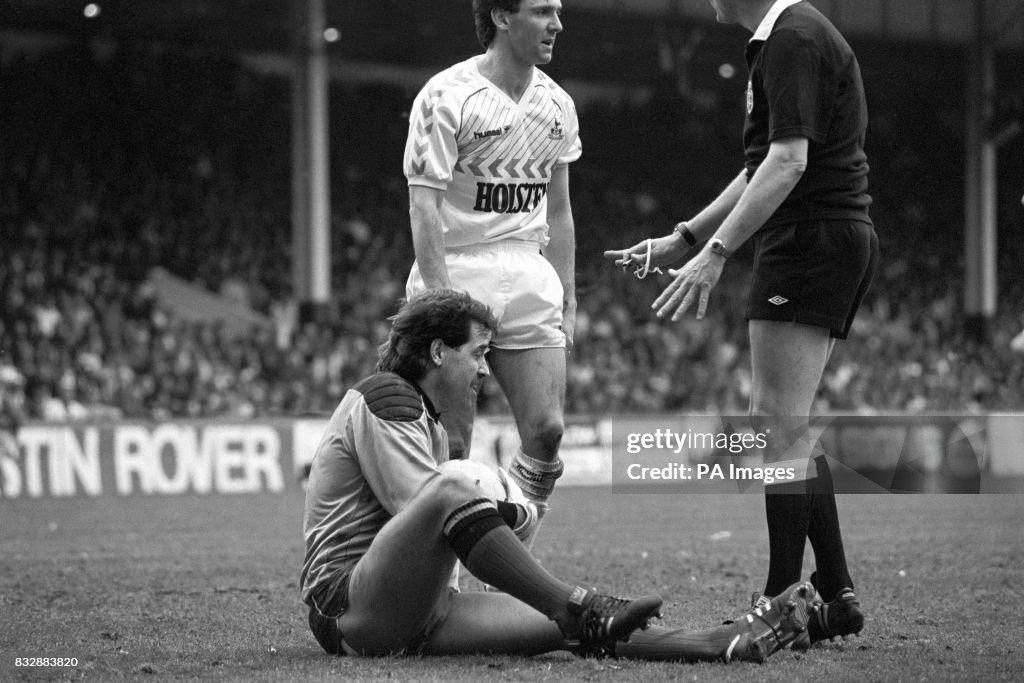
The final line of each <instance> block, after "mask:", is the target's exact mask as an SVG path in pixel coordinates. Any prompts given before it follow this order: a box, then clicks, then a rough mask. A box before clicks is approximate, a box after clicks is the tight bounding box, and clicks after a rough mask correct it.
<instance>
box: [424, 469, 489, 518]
mask: <svg viewBox="0 0 1024 683" xmlns="http://www.w3.org/2000/svg"><path fill="white" fill-rule="evenodd" d="M431 488H432V495H433V496H434V497H435V499H436V500H437V502H438V504H439V505H441V507H443V508H445V509H451V508H453V507H457V506H458V505H461V504H463V503H465V502H467V501H469V500H472V499H474V498H478V497H479V490H478V489H477V486H476V484H475V482H474V481H473V480H472V479H471V478H470V477H469V475H467V474H466V473H465V472H464V471H462V470H458V469H454V468H452V469H448V468H445V467H442V468H441V473H440V474H439V475H438V476H437V478H436V479H435V480H434V481H433V482H431Z"/></svg>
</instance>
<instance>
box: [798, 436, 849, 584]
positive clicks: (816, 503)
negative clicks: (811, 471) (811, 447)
mask: <svg viewBox="0 0 1024 683" xmlns="http://www.w3.org/2000/svg"><path fill="white" fill-rule="evenodd" d="M814 461H815V466H816V467H817V470H818V485H817V487H816V488H815V491H814V493H813V494H811V495H810V496H808V498H811V520H810V524H809V526H808V527H807V537H808V538H809V539H810V541H811V547H812V548H813V549H814V562H815V565H816V569H817V571H816V572H815V581H816V582H817V583H816V584H815V586H814V587H815V588H816V589H817V591H818V593H819V594H820V595H821V598H822V600H824V601H825V602H830V601H832V600H833V599H834V598H835V597H836V595H837V594H838V593H839V591H840V590H841V589H843V588H851V589H852V588H853V579H852V578H850V570H849V568H848V567H847V565H846V551H845V549H844V548H843V534H842V532H841V531H840V528H839V511H838V510H837V509H836V495H835V488H834V486H833V484H832V474H831V472H830V471H829V466H828V460H827V459H826V458H825V456H824V455H819V456H817V457H815V458H814Z"/></svg>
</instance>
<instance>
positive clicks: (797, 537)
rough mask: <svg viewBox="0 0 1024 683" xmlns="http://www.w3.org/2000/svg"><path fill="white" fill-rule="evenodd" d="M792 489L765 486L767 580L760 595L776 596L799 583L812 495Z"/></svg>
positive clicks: (790, 485)
mask: <svg viewBox="0 0 1024 683" xmlns="http://www.w3.org/2000/svg"><path fill="white" fill-rule="evenodd" d="M801 483H803V482H801ZM780 489H781V490H782V491H791V490H793V485H792V484H785V485H783V486H782V487H777V486H775V485H769V486H765V487H764V490H765V495H764V507H765V517H766V518H767V520H768V552H769V555H768V580H767V581H766V582H765V585H764V594H765V595H767V596H768V597H775V596H776V595H779V594H780V593H782V592H783V591H785V590H786V589H787V588H789V587H790V586H792V585H793V584H794V583H796V582H797V581H799V580H800V572H801V571H802V570H803V565H804V547H805V546H806V542H807V529H808V526H809V525H810V520H811V500H812V496H811V495H809V494H806V493H785V492H777V491H779V490H780Z"/></svg>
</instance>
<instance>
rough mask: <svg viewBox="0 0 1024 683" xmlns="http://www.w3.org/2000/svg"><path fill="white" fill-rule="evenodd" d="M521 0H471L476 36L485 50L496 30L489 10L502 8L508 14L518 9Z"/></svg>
mask: <svg viewBox="0 0 1024 683" xmlns="http://www.w3.org/2000/svg"><path fill="white" fill-rule="evenodd" d="M520 2H521V0H473V20H474V21H476V38H477V40H479V41H480V44H481V45H483V46H484V49H485V50H486V49H487V48H488V47H490V45H491V41H493V40H494V36H495V34H496V33H497V32H498V29H497V27H496V26H495V25H494V20H493V19H491V10H496V9H500V10H504V11H506V12H509V13H510V14H515V13H516V12H518V11H519V3H520Z"/></svg>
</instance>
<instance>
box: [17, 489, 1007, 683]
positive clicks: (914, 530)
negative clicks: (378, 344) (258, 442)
mask: <svg viewBox="0 0 1024 683" xmlns="http://www.w3.org/2000/svg"><path fill="white" fill-rule="evenodd" d="M839 505H840V514H841V515H842V518H843V523H844V532H845V540H846V546H847V552H848V554H849V558H850V563H851V569H852V572H853V575H854V578H855V580H856V581H857V590H858V593H859V595H860V597H861V602H862V605H863V607H864V609H865V611H866V615H867V624H866V627H865V631H864V634H863V635H862V636H861V637H860V638H857V639H854V640H850V641H846V642H844V643H842V644H829V645H825V646H819V647H816V648H813V649H812V650H811V651H809V652H808V653H806V654H796V653H792V652H781V653H778V654H776V655H775V656H773V657H772V658H771V659H770V660H769V661H768V663H767V664H765V665H763V666H758V665H753V664H733V665H728V666H726V665H721V664H700V665H682V664H664V663H657V664H655V663H644V662H628V661H581V660H577V659H575V658H573V657H572V656H570V655H567V654H565V653H554V654H550V655H544V656H541V657H533V658H527V657H505V656H501V657H494V656H483V655H480V656H473V657H444V658H419V657H389V658H379V659H374V658H367V659H362V658H332V657H328V656H326V655H324V654H322V653H321V652H320V650H319V648H318V646H317V645H316V643H315V641H314V640H313V637H312V636H311V635H310V634H309V632H308V630H307V628H306V624H305V610H304V608H303V606H302V605H301V603H300V601H299V597H298V586H297V577H298V570H299V566H300V563H301V559H302V539H301V517H302V498H301V493H300V492H298V491H291V492H289V493H286V494H283V495H271V494H267V495H254V496H248V495H240V496H191V497H175V498H165V497H141V496H138V497H133V498H123V499H118V498H114V497H105V498H100V499H88V498H75V499H63V500H19V501H0V680H3V681H8V680H79V679H84V680H103V681H105V680H111V679H124V678H132V679H138V678H152V679H188V680H195V679H216V680H221V679H224V680H237V681H243V680H244V681H281V680H311V681H327V680H331V681H337V680H353V681H359V680H366V681H370V680H385V679H386V680H392V681H394V680H416V681H439V682H441V681H443V682H445V683H453V682H460V681H480V680H495V681H514V680H532V681H578V680H586V681H639V680H642V681H658V680H679V679H685V680H712V681H744V682H746V681H749V680H751V678H753V677H756V678H757V679H758V680H778V681H793V680H817V681H821V680H830V681H831V680H840V681H842V680H850V681H853V680H856V681H859V682H863V681H891V680H904V681H962V680H977V681H993V680H1006V681H1010V680H1021V677H1022V676H1024V643H1022V640H1021V636H1020V634H1021V629H1020V622H1018V621H1017V617H1018V616H1020V614H1021V607H1022V606H1024V594H1022V585H1024V584H1022V581H1021V577H1022V574H1021V569H1020V567H1021V566H1024V532H1022V530H1021V528H1020V526H1019V523H1020V520H1021V519H1024V496H1020V495H975V496H952V495H919V496H911V495H892V496H866V495H860V496H857V495H850V496H841V497H840V501H839ZM764 526H765V525H764V515H763V502H762V499H761V498H760V497H759V496H756V495H732V496H716V495H707V494H704V495H691V496H679V495H658V494H647V495H626V494H612V493H611V492H610V491H609V490H607V489H601V488H568V487H563V488H562V489H560V490H559V491H558V492H557V493H556V495H555V499H554V506H553V512H552V514H551V515H550V516H549V517H548V518H547V520H546V521H545V524H544V527H543V529H542V531H541V536H540V538H539V539H538V541H537V545H536V546H535V551H536V554H537V555H538V556H539V557H540V559H541V561H542V562H543V563H544V565H545V566H546V567H548V568H549V569H550V570H552V571H553V572H555V573H556V574H557V575H559V576H562V577H564V578H566V579H567V580H574V581H576V582H580V583H587V584H593V585H596V586H598V587H600V588H602V589H605V590H608V591H611V592H616V593H620V594H638V593H641V592H648V591H657V592H659V593H661V594H662V595H663V596H664V597H665V598H666V601H665V607H664V612H665V620H664V622H663V623H665V624H667V625H672V626H686V627H694V628H703V627H707V626H711V625H714V624H717V623H719V622H720V621H721V620H722V619H724V618H727V617H730V616H735V615H736V614H738V613H739V612H740V611H741V610H742V609H743V608H744V606H745V605H746V604H747V602H748V601H749V596H750V592H751V591H753V590H755V589H758V588H760V587H761V582H762V581H763V579H764V573H765V571H766V569H767V561H768V558H767V551H768V549H767V538H766V532H765V529H764ZM805 568H806V569H805V571H806V573H808V574H809V572H810V570H811V568H813V563H812V559H811V556H810V554H809V553H808V559H807V564H806V565H805ZM467 587H469V588H472V587H473V580H472V579H469V580H468V581H467ZM31 657H38V658H45V657H49V658H75V659H77V664H76V665H74V666H63V667H54V666H50V667H38V666H37V667H25V666H16V658H31Z"/></svg>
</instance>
